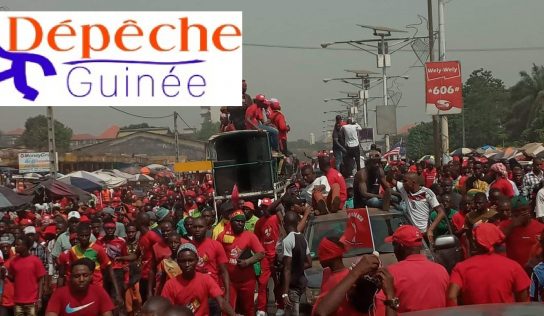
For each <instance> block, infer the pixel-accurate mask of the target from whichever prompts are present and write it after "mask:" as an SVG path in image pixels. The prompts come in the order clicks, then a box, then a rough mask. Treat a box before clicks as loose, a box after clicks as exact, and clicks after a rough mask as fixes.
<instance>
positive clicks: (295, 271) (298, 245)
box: [282, 232, 310, 290]
mask: <svg viewBox="0 0 544 316" xmlns="http://www.w3.org/2000/svg"><path fill="white" fill-rule="evenodd" d="M282 243H283V255H284V256H287V257H291V258H292V262H291V282H290V283H289V287H290V288H294V289H300V290H304V289H305V288H306V285H307V284H308V280H307V279H306V276H305V275H304V263H305V262H306V257H307V256H308V255H309V254H310V249H309V248H308V242H306V239H305V238H304V236H302V234H300V233H295V232H290V233H289V234H288V235H287V236H286V237H285V238H284V239H283V242H282Z"/></svg>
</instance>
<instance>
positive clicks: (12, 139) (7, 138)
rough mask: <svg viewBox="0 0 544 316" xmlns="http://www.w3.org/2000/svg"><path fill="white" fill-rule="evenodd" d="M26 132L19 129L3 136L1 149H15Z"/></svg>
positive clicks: (0, 141)
mask: <svg viewBox="0 0 544 316" xmlns="http://www.w3.org/2000/svg"><path fill="white" fill-rule="evenodd" d="M24 132H25V129H24V128H17V129H14V130H12V131H8V132H6V133H4V134H2V136H0V147H14V146H15V145H16V144H17V141H18V140H19V138H21V136H22V135H23V133H24Z"/></svg>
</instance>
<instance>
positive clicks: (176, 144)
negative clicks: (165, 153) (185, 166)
mask: <svg viewBox="0 0 544 316" xmlns="http://www.w3.org/2000/svg"><path fill="white" fill-rule="evenodd" d="M174 142H175V146H176V162H179V133H178V112H174Z"/></svg>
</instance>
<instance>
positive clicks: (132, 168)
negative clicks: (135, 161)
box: [120, 166, 140, 174]
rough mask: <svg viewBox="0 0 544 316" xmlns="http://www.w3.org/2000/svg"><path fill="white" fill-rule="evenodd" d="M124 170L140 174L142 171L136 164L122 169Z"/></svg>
mask: <svg viewBox="0 0 544 316" xmlns="http://www.w3.org/2000/svg"><path fill="white" fill-rule="evenodd" d="M120 170H121V171H122V172H126V173H128V174H138V173H140V168H139V167H135V166H130V167H126V168H122V169H120Z"/></svg>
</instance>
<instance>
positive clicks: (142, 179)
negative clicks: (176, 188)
mask: <svg viewBox="0 0 544 316" xmlns="http://www.w3.org/2000/svg"><path fill="white" fill-rule="evenodd" d="M128 181H131V182H150V181H154V179H153V178H152V177H150V176H148V175H146V174H141V173H139V174H135V175H134V176H132V178H130V179H128Z"/></svg>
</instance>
